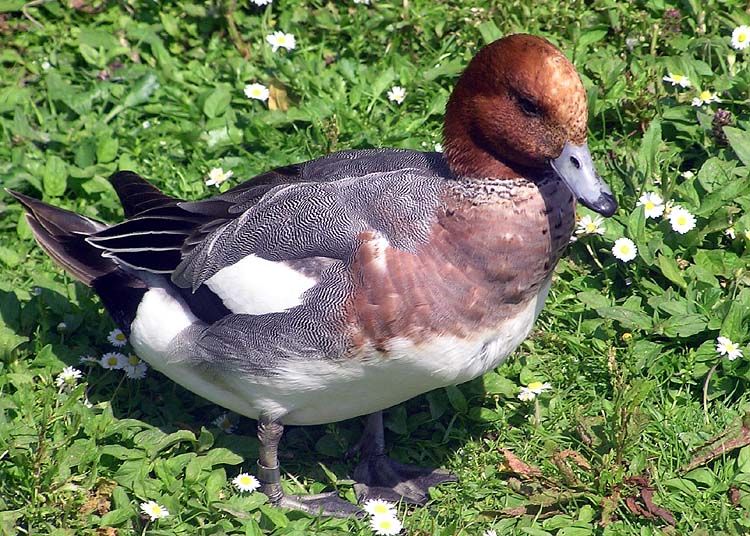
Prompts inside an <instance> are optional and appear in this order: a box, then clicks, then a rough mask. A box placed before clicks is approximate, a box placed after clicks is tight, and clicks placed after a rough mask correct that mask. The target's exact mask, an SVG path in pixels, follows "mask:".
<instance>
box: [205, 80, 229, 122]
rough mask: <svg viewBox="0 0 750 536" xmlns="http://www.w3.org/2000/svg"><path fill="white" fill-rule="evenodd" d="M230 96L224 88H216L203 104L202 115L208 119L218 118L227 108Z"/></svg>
mask: <svg viewBox="0 0 750 536" xmlns="http://www.w3.org/2000/svg"><path fill="white" fill-rule="evenodd" d="M231 101H232V95H231V93H229V90H227V89H226V88H225V87H219V88H216V89H215V90H214V91H213V92H211V94H210V95H209V96H208V98H207V99H206V101H205V102H204V103H203V113H204V114H206V116H208V117H209V118H214V117H219V116H220V115H222V114H223V113H224V112H225V111H226V109H227V108H228V107H229V104H230V102H231Z"/></svg>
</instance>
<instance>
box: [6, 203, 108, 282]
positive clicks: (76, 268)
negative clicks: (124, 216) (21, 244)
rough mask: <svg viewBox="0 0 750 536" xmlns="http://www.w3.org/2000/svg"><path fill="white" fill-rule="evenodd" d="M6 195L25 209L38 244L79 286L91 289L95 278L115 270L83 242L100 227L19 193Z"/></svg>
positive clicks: (102, 226)
mask: <svg viewBox="0 0 750 536" xmlns="http://www.w3.org/2000/svg"><path fill="white" fill-rule="evenodd" d="M7 192H8V193H9V194H10V195H12V196H13V197H15V198H16V199H17V200H18V201H19V202H20V203H21V204H22V205H23V206H24V207H25V208H26V210H27V213H26V221H28V223H29V226H30V227H31V231H32V232H33V233H34V238H36V241H37V242H38V243H39V245H40V246H42V248H43V249H44V251H46V252H47V253H48V254H49V256H50V257H52V258H53V259H54V260H55V261H56V262H57V263H58V264H60V265H61V266H62V267H63V268H65V269H66V270H67V271H68V272H70V274H71V275H72V276H73V277H75V278H76V279H78V280H79V281H80V282H81V283H83V284H85V285H88V286H91V284H92V282H93V281H94V280H95V279H96V278H98V277H101V276H103V275H105V274H107V273H109V272H111V271H113V270H115V269H116V268H117V266H116V265H115V263H114V262H112V261H111V260H109V259H105V258H103V257H102V256H101V254H100V252H99V251H98V250H97V249H96V248H94V247H92V246H91V245H89V244H87V243H86V241H85V238H86V236H88V235H89V234H91V233H95V232H97V231H100V230H102V229H104V228H105V225H104V224H102V223H100V222H97V221H94V220H92V219H89V218H86V217H84V216H80V215H78V214H76V213H75V212H71V211H69V210H64V209H61V208H58V207H53V206H51V205H48V204H46V203H43V202H42V201H39V200H38V199H34V198H33V197H29V196H27V195H24V194H22V193H19V192H14V191H12V190H7Z"/></svg>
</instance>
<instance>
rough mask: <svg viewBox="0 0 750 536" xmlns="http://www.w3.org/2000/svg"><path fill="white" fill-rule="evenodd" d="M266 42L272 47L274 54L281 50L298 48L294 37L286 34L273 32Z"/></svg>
mask: <svg viewBox="0 0 750 536" xmlns="http://www.w3.org/2000/svg"><path fill="white" fill-rule="evenodd" d="M266 41H268V44H269V45H271V50H273V51H274V52H276V51H277V50H279V49H280V48H285V49H287V50H293V49H294V48H295V47H296V46H297V41H296V39H295V38H294V35H292V34H290V33H284V32H273V33H272V34H269V35H267V36H266Z"/></svg>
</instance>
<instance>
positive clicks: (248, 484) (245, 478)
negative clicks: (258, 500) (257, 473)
mask: <svg viewBox="0 0 750 536" xmlns="http://www.w3.org/2000/svg"><path fill="white" fill-rule="evenodd" d="M232 484H233V485H234V487H235V488H237V489H238V490H240V491H246V492H252V491H255V490H256V489H258V488H259V487H260V482H259V481H258V479H257V478H255V477H254V476H253V475H249V474H247V473H240V474H238V475H237V476H236V477H234V478H233V479H232Z"/></svg>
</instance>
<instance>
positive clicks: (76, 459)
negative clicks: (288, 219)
mask: <svg viewBox="0 0 750 536" xmlns="http://www.w3.org/2000/svg"><path fill="white" fill-rule="evenodd" d="M746 8H747V4H746V3H744V2H740V1H739V0H726V1H725V0H721V1H720V0H705V1H699V0H684V1H681V2H677V1H675V2H669V1H664V0H651V1H639V2H619V1H615V0H594V1H592V2H585V3H584V2H581V1H574V2H573V1H571V2H524V1H517V2H487V1H485V2H481V1H476V0H472V1H466V2H464V1H461V2H459V1H455V2H449V1H436V0H403V1H395V0H389V1H385V0H382V1H380V0H372V1H371V2H370V3H369V5H368V4H367V3H366V2H354V1H351V0H336V1H333V0H330V1H324V0H311V1H302V0H299V1H298V0H274V1H273V2H272V3H270V5H267V6H256V5H255V3H253V2H236V1H233V0H227V1H218V0H217V1H216V2H207V3H202V2H197V1H196V2H191V1H190V0H174V1H165V2H153V1H150V0H123V1H119V2H107V1H104V0H92V1H87V0H65V1H46V2H29V3H26V2H24V1H23V0H20V1H18V0H2V1H0V183H2V185H3V186H5V187H9V188H13V189H16V190H19V191H22V192H25V193H27V194H29V195H33V196H36V197H40V198H43V199H45V200H47V201H49V202H53V203H54V204H57V205H60V206H63V207H66V208H69V209H72V210H75V211H77V212H80V213H82V214H85V215H87V216H90V217H92V218H97V219H100V220H103V221H106V222H115V221H118V220H119V219H120V218H121V217H122V211H121V209H120V207H119V203H118V202H117V199H116V196H115V194H114V192H113V190H112V188H111V187H110V185H109V184H108V182H107V177H108V176H109V175H110V174H111V173H113V172H114V171H117V170H119V169H131V170H134V171H136V172H138V173H140V174H142V175H143V176H145V177H147V178H149V179H150V180H151V181H152V182H153V183H154V184H155V185H157V186H158V187H159V188H161V189H163V190H164V191H165V192H167V193H168V194H171V195H174V196H178V197H184V198H190V199H192V198H201V197H205V196H208V195H211V194H215V193H217V192H219V191H223V190H225V189H227V188H229V187H231V186H233V185H235V184H237V183H238V182H240V181H242V180H246V179H248V178H251V177H253V176H254V175H256V174H259V173H261V172H263V171H265V170H268V169H269V168H273V167H276V166H282V165H285V164H290V163H294V162H299V161H303V160H306V159H310V158H315V157H318V156H321V155H323V154H326V153H328V152H331V151H337V150H342V149H349V148H363V147H406V148H411V149H418V150H433V148H434V147H435V145H436V144H437V143H440V142H441V120H442V114H443V110H444V108H445V103H446V100H447V97H448V95H449V93H450V90H451V88H452V86H453V84H454V82H455V81H456V78H457V76H458V74H459V73H460V72H461V70H462V69H463V67H464V66H465V65H466V64H467V62H468V61H469V59H470V58H471V57H472V56H473V54H474V53H475V52H476V51H477V50H478V49H479V47H481V46H482V45H484V44H486V43H488V42H491V41H493V40H494V39H496V38H498V37H500V36H502V35H506V34H508V33H512V32H520V31H523V32H530V33H534V34H538V35H542V36H544V37H546V38H548V39H549V40H551V41H552V42H553V43H555V44H557V45H558V46H560V47H561V48H562V50H564V51H565V53H566V54H567V55H568V57H569V58H570V59H571V60H572V61H573V62H574V63H575V65H576V66H577V68H578V70H579V72H580V73H581V76H582V78H583V81H584V84H585V87H586V88H587V91H588V95H589V105H590V122H589V125H590V135H589V143H590V146H591V147H592V151H593V153H594V157H595V160H596V162H597V165H598V168H599V171H600V172H601V174H602V175H603V176H604V177H605V179H606V180H607V182H608V183H609V184H611V185H612V186H613V189H614V190H615V193H616V196H617V198H618V200H619V202H620V205H621V207H620V210H619V211H618V212H617V214H616V215H615V216H614V217H613V218H611V219H609V220H606V221H605V222H603V223H601V222H598V221H597V220H595V219H593V218H591V219H589V220H584V222H583V224H582V225H581V228H580V231H579V233H578V234H577V236H576V238H577V240H576V242H575V243H573V244H571V247H570V249H569V253H568V255H567V256H566V258H565V259H564V260H563V261H562V262H561V263H560V265H559V267H558V270H557V273H556V277H555V281H554V284H553V287H552V291H551V294H550V297H549V300H548V302H547V307H546V309H545V310H544V312H543V313H542V316H541V318H540V320H539V322H538V324H537V326H536V329H535V331H534V334H533V336H532V337H531V338H530V339H529V340H528V341H526V342H525V343H524V344H523V345H522V347H521V348H520V349H519V350H518V351H517V352H516V353H515V355H514V356H513V357H512V359H510V360H509V361H508V362H507V363H506V364H504V365H503V366H502V367H500V368H499V369H497V371H494V372H491V373H489V374H487V375H486V376H484V377H483V378H479V379H477V380H475V381H472V382H469V383H467V384H464V385H460V386H457V387H451V388H448V389H444V390H439V391H435V392H431V393H428V394H426V395H424V396H420V397H418V398H416V399H414V400H411V401H409V402H408V403H406V404H403V405H401V406H398V407H396V408H393V409H391V410H389V411H388V412H387V416H386V425H387V430H386V432H387V441H388V444H389V448H390V452H391V454H392V455H393V456H394V457H396V458H399V459H401V460H404V461H407V462H410V463H418V464H424V465H442V466H445V467H448V468H449V469H451V470H452V471H454V472H455V473H456V474H457V475H458V476H459V478H460V479H461V481H460V483H458V484H450V485H446V486H443V487H441V488H439V489H436V490H435V491H434V494H433V500H432V501H431V503H430V504H429V505H428V506H427V507H424V508H406V507H403V506H401V507H399V512H398V515H399V519H401V520H402V521H403V523H404V533H408V534H410V535H443V536H452V535H467V536H468V535H472V536H473V535H481V534H484V533H485V532H486V531H490V530H494V531H495V532H496V533H497V534H500V535H502V534H526V535H530V536H547V535H556V536H584V535H592V534H596V535H608V536H612V535H643V536H646V535H655V534H706V535H708V534H745V533H747V532H748V530H750V446H748V445H750V413H749V411H750V404H749V403H748V402H749V401H748V396H747V394H746V389H747V386H748V382H750V347H748V343H750V271H749V268H750V178H749V173H748V171H749V170H750V134H748V129H750V120H749V119H748V108H747V104H748V96H749V95H750V65H749V62H748V54H750V48H744V46H743V45H744V44H746V41H747V35H746V36H745V37H746V39H745V41H743V40H741V35H740V34H741V32H740V33H739V34H738V33H737V32H736V31H735V30H736V29H737V28H740V30H742V28H741V27H742V26H743V25H745V24H748V23H750V15H748V13H747V12H746V11H745V9H746ZM277 31H281V32H284V33H285V34H292V35H293V36H294V41H295V43H294V45H295V46H294V48H291V47H290V46H286V47H285V46H283V45H282V46H272V43H271V42H269V40H268V39H267V37H268V36H269V35H272V34H273V33H274V32H277ZM733 31H735V36H734V39H733ZM743 31H745V32H746V33H748V31H747V30H743ZM274 39H276V41H275V42H276V44H277V45H278V36H277V38H274ZM285 39H286V41H285V42H286V44H287V45H289V44H290V43H289V39H288V36H285ZM274 48H277V50H275V51H274ZM680 76H682V77H683V78H680ZM665 77H666V78H667V80H665ZM256 83H257V84H261V85H263V86H265V89H266V90H267V95H266V94H265V93H264V91H263V90H262V89H260V88H258V87H255V88H254V89H253V88H251V89H249V90H248V94H250V97H248V96H247V95H246V94H245V88H246V86H248V85H250V84H256ZM394 86H398V87H400V88H403V90H404V93H403V94H402V93H401V91H399V90H394V89H393V88H394ZM389 94H390V99H389ZM263 96H266V97H267V98H266V99H262V97H263ZM258 97H261V98H258ZM400 97H403V100H402V102H400V103H399V102H398V101H399V100H400ZM696 99H697V100H696ZM214 168H220V171H214V173H213V174H212V178H214V179H216V178H224V177H225V176H226V173H225V172H227V171H231V172H232V176H231V177H229V178H228V179H227V180H225V181H223V182H221V181H218V180H217V181H212V182H220V184H219V185H218V186H208V185H206V180H208V177H209V173H210V172H211V170H212V169H214ZM220 172H221V173H220ZM220 175H221V176H220ZM649 192H653V193H654V194H658V197H653V196H651V197H649V198H643V199H642V196H644V194H646V193H649ZM639 200H641V201H639ZM649 203H650V204H649ZM580 215H581V216H594V215H593V214H591V213H587V211H586V210H585V209H581V210H580ZM621 238H627V239H629V240H630V241H632V242H627V241H618V239H621ZM616 243H617V247H615V244H616ZM613 248H614V251H613ZM623 248H625V249H623ZM634 248H637V252H636V251H635V249H634ZM0 269H1V270H2V276H1V277H0V533H3V534H54V535H74V534H75V535H78V534H97V535H114V534H120V535H131V534H153V535H157V534H162V535H174V534H205V535H223V534H227V535H246V536H254V535H260V534H273V535H278V536H281V535H299V536H302V535H310V534H320V535H322V534H331V535H333V534H358V535H367V534H372V533H373V532H372V529H371V528H370V527H369V525H368V524H367V522H366V521H357V520H331V519H316V518H311V517H308V516H305V515H303V514H300V513H296V512H285V511H282V510H279V509H276V508H273V507H271V506H270V505H269V504H268V503H267V502H266V498H265V497H264V496H263V495H261V494H259V493H258V492H253V493H251V492H240V491H239V490H238V489H237V488H236V487H235V486H233V485H232V479H234V478H235V477H236V476H237V475H238V474H240V473H241V472H248V473H250V474H252V473H253V472H254V470H255V458H256V454H257V442H256V439H255V424H254V423H253V421H251V420H248V419H244V418H239V417H237V416H234V415H228V416H225V415H224V413H225V412H224V410H223V409H221V408H219V407H216V406H215V405H212V404H210V403H208V402H206V401H205V400H202V399H200V398H198V397H196V396H194V395H193V394H191V393H189V392H187V391H185V390H184V389H182V388H181V387H179V386H178V385H176V384H174V383H173V382H171V381H169V380H167V379H166V378H165V377H163V376H161V375H159V374H158V373H155V372H154V371H152V370H148V371H147V372H146V375H145V377H144V378H142V379H135V378H130V377H128V376H129V374H128V371H127V370H126V369H123V368H119V369H118V368H114V369H113V368H105V367H104V366H102V364H101V363H100V362H99V359H100V358H101V357H102V356H103V355H104V354H105V353H107V352H113V351H119V352H122V353H123V355H125V356H126V357H127V355H128V346H124V347H122V348H118V347H114V346H113V344H112V341H109V340H108V334H109V333H110V332H111V331H112V330H113V328H114V326H113V324H112V322H111V320H109V318H108V317H107V316H106V314H105V313H104V310H103V308H102V306H101V304H100V303H99V301H98V300H97V298H96V297H95V296H94V294H93V293H92V292H91V291H90V290H89V289H87V288H85V287H83V286H82V285H80V284H77V283H74V282H73V281H72V280H71V279H70V278H69V277H68V276H66V275H65V274H63V273H62V272H61V271H60V270H59V269H58V268H57V267H56V266H55V265H54V264H53V263H52V261H51V260H50V259H49V258H48V257H47V256H46V255H45V254H44V253H43V252H42V251H41V250H40V249H39V248H38V247H37V246H36V245H35V244H34V242H33V240H32V238H31V236H30V231H29V229H28V227H27V226H26V225H25V223H24V220H23V218H22V211H21V208H20V207H19V206H18V205H17V204H15V203H13V202H11V200H10V198H9V197H8V196H7V195H6V194H5V193H0ZM719 337H723V338H726V339H727V340H728V342H729V343H731V344H732V345H734V346H728V345H727V342H726V341H724V340H722V341H718V340H717V339H718V338H719ZM114 342H115V343H117V344H119V341H117V340H116V339H114ZM717 346H719V347H720V350H722V351H723V355H722V352H721V351H719V350H717ZM738 353H739V354H742V355H738ZM85 356H91V357H92V359H93V360H90V361H85V360H84V361H83V362H80V359H81V358H82V357H85ZM732 357H734V358H733V359H730V358H732ZM107 363H108V362H107V361H105V362H104V364H105V365H106V364H107ZM120 365H121V366H127V365H125V364H124V363H120ZM69 366H72V367H75V368H76V369H78V370H80V371H81V372H82V373H83V375H82V377H81V378H80V379H78V378H76V377H75V376H76V375H75V373H73V372H71V371H70V370H68V371H67V372H66V374H65V375H63V376H60V374H61V373H63V370H64V369H65V367H69ZM130 375H135V374H130ZM545 383H548V384H549V386H545V385H544V384H545ZM540 384H541V386H540ZM546 387H549V388H547V389H545V388H546ZM523 388H526V390H522V389H523ZM530 391H531V392H530ZM537 393H538V394H537ZM519 395H522V397H521V398H523V400H521V399H519ZM361 426H362V425H361V423H360V422H358V421H356V420H354V421H348V422H343V423H337V424H332V425H328V426H318V427H309V428H293V429H291V430H290V431H289V433H288V434H287V435H286V436H285V438H284V440H283V442H282V456H283V468H284V470H285V471H286V473H285V476H284V484H285V486H286V488H287V490H288V491H290V492H297V493H316V492H320V491H324V490H331V489H336V490H338V491H340V492H341V493H342V494H343V495H344V496H346V497H348V498H349V499H351V500H353V498H354V494H353V490H352V481H351V480H349V479H348V474H349V471H350V470H351V469H352V463H350V462H347V461H346V460H345V459H344V453H345V452H346V451H347V449H348V448H349V447H351V446H352V445H353V443H354V442H355V441H356V439H357V437H358V434H359V432H360V431H361ZM230 432H231V433H230ZM148 501H155V502H156V503H157V504H158V505H160V506H161V507H163V508H166V510H167V511H168V512H169V515H168V516H166V517H162V518H160V519H154V520H152V519H151V517H149V516H147V515H144V514H143V511H142V508H141V505H142V504H143V503H147V502H148ZM151 506H153V505H151ZM152 517H153V516H152Z"/></svg>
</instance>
